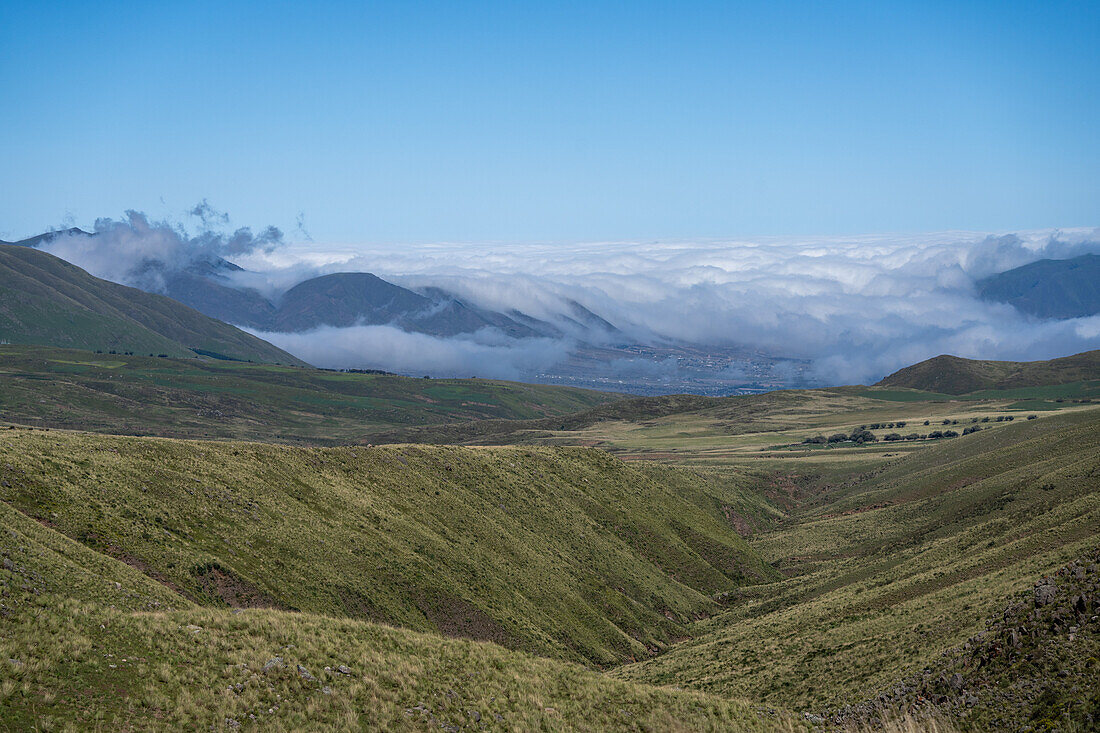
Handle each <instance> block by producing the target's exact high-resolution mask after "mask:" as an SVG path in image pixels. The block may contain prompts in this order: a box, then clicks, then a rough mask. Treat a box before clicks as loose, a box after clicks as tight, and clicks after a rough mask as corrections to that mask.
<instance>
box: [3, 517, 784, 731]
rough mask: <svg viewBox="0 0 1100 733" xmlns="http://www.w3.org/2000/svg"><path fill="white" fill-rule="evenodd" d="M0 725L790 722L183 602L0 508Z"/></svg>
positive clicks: (339, 628) (377, 635) (541, 667)
mask: <svg viewBox="0 0 1100 733" xmlns="http://www.w3.org/2000/svg"><path fill="white" fill-rule="evenodd" d="M0 556H2V557H3V565H2V566H0V590H2V597H0V616H2V619H3V623H2V624H0V665H2V670H3V674H2V675H0V727H2V728H4V729H5V730H31V729H36V730H53V729H57V730H64V729H71V728H76V729H80V730H84V729H89V730H91V729H97V730H150V731H154V730H158V731H159V730H165V729H173V730H184V729H186V730H198V729H203V730H209V729H214V730H235V729H238V728H239V729H244V730H287V731H290V730H305V729H309V730H321V729H325V730H363V729H367V730H379V729H384V730H425V729H437V730H438V729H439V728H440V727H441V726H449V727H453V728H456V729H473V730H477V729H482V728H490V729H494V730H516V731H519V730H551V731H553V730H576V729H580V728H588V729H601V730H608V729H622V730H670V731H696V730H713V731H776V730H786V731H790V730H798V729H800V728H799V727H798V724H797V721H794V722H793V725H790V724H788V722H787V721H785V720H783V719H781V718H779V717H777V716H772V715H765V714H761V712H760V711H759V710H758V709H757V708H756V707H755V706H752V705H750V704H748V703H746V702H742V701H732V700H725V699H722V698H717V697H713V696H708V695H702V694H699V693H695V692H690V691H674V690H668V689H660V688H655V687H651V686H648V685H640V684H636V683H629V682H622V681H617V680H612V679H609V678H607V677H605V676H603V675H599V674H597V673H594V672H592V671H590V670H587V669H584V668H582V667H580V666H579V665H574V664H570V663H567V662H560V661H554V660H550V659H544V658H538V657H532V656H530V655H527V654H523V653H520V652H513V651H508V650H506V649H504V648H502V647H499V646H497V645H495V644H492V643H487V642H474V641H469V640H461V639H445V638H443V637H440V636H438V635H432V634H422V633H416V632H412V631H407V630H401V629H394V628H391V627H387V626H382V625H378V624H374V623H370V622H366V621H356V620H352V619H347V618H331V617H326V616H321V615H316V614H309V613H291V612H286V611H276V610H248V611H244V612H240V611H230V610H229V609H221V610H219V609H215V608H205V607H199V606H196V605H194V604H192V603H190V602H188V601H186V600H185V599H183V598H181V597H180V596H178V595H176V594H174V593H173V592H172V591H170V590H169V589H168V588H166V587H165V586H163V585H161V584H159V583H157V582H155V581H153V580H151V579H150V578H148V577H147V576H145V575H144V574H142V573H140V572H138V571H137V570H134V569H133V568H131V567H129V566H127V565H125V564H123V563H122V562H119V561H117V560H114V559H111V558H109V557H106V556H104V555H101V554H98V553H96V552H94V551H92V550H90V549H88V548H86V547H84V546H83V545H81V544H80V543H78V542H75V541H73V540H70V539H68V538H66V537H64V536H63V535H61V534H60V533H58V532H56V531H54V530H52V529H50V528H48V527H46V526H43V525H42V524H40V523H38V522H35V521H34V520H32V519H30V518H28V517H26V516H24V515H22V514H20V513H19V512H16V511H15V510H13V509H11V508H10V507H8V506H7V505H5V504H0Z"/></svg>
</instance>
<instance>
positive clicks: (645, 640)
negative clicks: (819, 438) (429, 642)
mask: <svg viewBox="0 0 1100 733" xmlns="http://www.w3.org/2000/svg"><path fill="white" fill-rule="evenodd" d="M715 480H717V479H715ZM0 499H3V500H4V501H6V502H8V503H9V504H10V505H11V506H14V507H16V508H18V509H19V510H21V511H23V512H24V513H26V514H27V515H28V516H32V517H35V518H37V519H39V520H40V521H42V522H45V523H47V524H49V525H50V526H51V527H53V528H55V529H57V530H58V531H60V532H62V533H64V534H65V535H67V536H69V537H72V538H75V539H77V540H79V541H81V542H83V543H84V544H86V545H87V546H89V547H92V548H94V549H96V550H97V551H100V552H103V553H105V554H108V555H112V556H114V557H117V558H119V559H123V560H125V561H126V562H128V563H130V564H131V565H133V566H135V567H138V568H140V569H142V570H143V571H144V572H146V573H147V574H149V575H150V576H152V577H155V578H158V579H159V580H161V581H162V582H164V583H165V584H167V585H168V586H169V587H171V588H174V589H176V590H178V591H179V592H180V593H181V594H183V595H184V596H185V597H188V598H190V599H192V600H194V601H195V602H197V603H200V604H205V605H215V606H217V605H221V606H225V605H226V604H230V605H239V606H266V607H274V608H284V609H293V610H301V611H311V612H315V613H324V614H328V615H334V616H347V617H352V618H367V619H372V620H377V621H384V622H387V623H392V624H399V625H402V626H406V627H409V628H412V629H421V630H437V631H440V632H443V633H445V634H450V635H457V636H467V637H473V638H481V639H491V640H494V641H497V642H499V643H502V644H505V645H508V646H511V647H514V648H520V649H527V650H531V651H537V652H540V653H543V654H547V655H552V656H556V657H562V658H571V659H583V660H588V661H590V662H593V663H596V664H612V663H618V662H621V661H623V660H624V659H629V658H631V657H633V658H638V657H644V656H648V655H649V654H651V653H653V652H655V651H657V650H660V649H663V648H665V647H667V645H668V644H669V643H670V641H671V640H673V639H675V638H677V637H681V636H683V635H684V634H685V633H686V628H687V624H688V623H689V622H690V621H691V620H693V619H695V618H699V617H702V616H706V615H709V614H711V613H713V612H715V611H716V610H718V608H719V606H718V604H716V603H715V601H714V600H713V598H712V597H713V596H714V595H715V594H718V593H725V592H728V591H730V590H733V589H735V588H737V587H739V586H740V585H743V584H745V583H758V582H761V581H764V580H768V579H771V578H773V577H775V576H774V571H773V570H772V569H771V568H769V567H768V566H767V565H766V564H764V563H763V562H762V561H761V560H760V559H759V558H758V557H757V556H756V554H755V553H754V552H753V551H752V550H750V549H749V548H748V546H747V545H746V544H745V542H744V540H743V539H742V538H741V537H740V536H739V535H738V534H737V532H736V530H735V528H734V526H733V524H732V523H731V522H730V520H729V519H728V517H727V516H726V515H724V514H723V513H722V509H721V507H720V506H718V505H717V503H711V504H707V503H700V502H697V501H694V500H691V499H689V498H685V496H684V495H683V493H682V492H681V491H677V490H673V489H669V488H666V486H664V485H662V483H660V482H658V481H656V480H654V478H653V477H652V476H651V475H650V474H647V473H644V472H640V471H637V470H634V469H632V468H631V467H629V466H628V465H627V464H624V463H623V462H621V461H619V460H617V459H614V458H612V457H610V456H608V455H607V454H606V453H603V452H601V451H596V450H591V449H583V448H571V449H547V448H499V449H484V448H480V449H479V448H454V447H430V446H390V447H380V448H366V447H346V448H324V449H321V448H316V449H308V448H290V447H287V446H276V445H264V444H254V443H230V442H226V443H216V442H192V441H177V440H166V439H147V438H120V437H106V436H95V435H89V434H78V433H65V432H58V431H50V432H45V431H38V430H35V431H28V430H19V429H16V430H8V431H4V432H2V433H0Z"/></svg>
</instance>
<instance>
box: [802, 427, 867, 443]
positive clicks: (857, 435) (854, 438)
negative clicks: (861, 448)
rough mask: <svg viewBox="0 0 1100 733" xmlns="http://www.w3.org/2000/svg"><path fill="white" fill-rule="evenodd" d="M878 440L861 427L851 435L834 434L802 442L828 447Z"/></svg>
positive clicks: (865, 428) (817, 436)
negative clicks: (835, 444) (832, 444)
mask: <svg viewBox="0 0 1100 733" xmlns="http://www.w3.org/2000/svg"><path fill="white" fill-rule="evenodd" d="M877 440H878V438H876V437H875V434H874V433H872V432H871V431H870V430H868V429H867V427H866V426H860V427H858V428H856V429H855V430H853V431H852V432H851V434H848V433H833V434H832V435H830V436H829V437H827V438H826V437H825V436H824V435H815V436H814V437H812V438H806V439H805V440H803V441H802V443H803V445H826V444H828V443H858V444H860V445H862V444H863V443H874V442H876V441H877Z"/></svg>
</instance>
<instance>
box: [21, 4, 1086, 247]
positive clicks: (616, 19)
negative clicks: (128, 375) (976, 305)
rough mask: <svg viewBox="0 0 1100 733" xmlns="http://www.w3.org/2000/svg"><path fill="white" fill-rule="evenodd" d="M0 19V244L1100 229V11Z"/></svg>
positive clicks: (406, 10) (651, 7)
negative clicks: (201, 218) (114, 235)
mask: <svg viewBox="0 0 1100 733" xmlns="http://www.w3.org/2000/svg"><path fill="white" fill-rule="evenodd" d="M316 6H317V7H314V6H313V5H311V4H305V3H286V4H284V3H276V2H264V3H255V4H252V3H233V2H223V3H201V2H199V3H194V2H189V3H172V2H155V3H112V2H97V3H86V2H72V3H66V2H52V3H50V2H42V3H32V2H23V3H17V2H9V1H7V0H0V99H2V100H3V107H4V109H3V114H2V115H0V162H2V167H3V177H4V185H3V189H2V193H3V195H2V196H0V237H3V238H8V239H10V238H12V237H15V236H26V235H29V234H32V233H35V232H37V231H40V230H43V229H45V228H49V227H50V226H57V225H60V224H62V223H64V222H68V221H71V222H73V223H75V224H78V225H83V226H89V225H90V224H91V223H92V221H93V220H94V219H95V218H96V217H100V216H110V217H116V218H117V217H119V216H120V215H121V214H122V212H123V211H124V210H126V209H138V210H142V211H146V212H148V213H149V214H150V215H152V216H154V217H156V216H171V217H176V218H178V217H181V216H182V215H183V212H184V211H186V210H187V209H188V208H189V207H190V206H192V205H194V204H195V203H196V202H198V201H199V200H201V199H208V200H209V201H210V202H211V203H212V204H213V205H215V206H216V207H218V208H220V209H222V210H225V211H228V212H229V213H230V215H231V216H232V220H233V223H234V224H237V225H252V226H253V227H257V228H258V227H261V226H263V225H266V224H276V225H278V226H280V227H282V228H283V229H284V230H286V231H287V233H288V236H289V238H290V239H292V240H293V239H301V237H302V235H301V234H300V233H296V232H295V221H296V219H297V217H298V215H299V213H301V214H302V215H303V216H304V222H305V227H306V229H307V230H308V231H309V232H310V234H311V235H312V237H313V238H314V239H315V240H316V241H318V242H327V243H356V242H364V243H379V242H411V243H415V242H428V241H439V240H448V241H483V240H492V241H548V240H549V241H556V240H562V241H576V240H588V241H591V240H603V239H643V240H651V239H663V238H679V239H683V238H693V237H698V238H702V237H724V236H735V235H764V234H800V233H806V234H810V233H812V234H833V233H853V232H876V231H877V232H882V231H929V230H943V229H971V230H999V231H1005V230H1015V229H1029V228H1040V227H1072V226H1094V225H1096V224H1100V175H1098V174H1100V135H1098V134H1097V133H1096V128H1097V120H1098V119H1100V57H1098V55H1097V47H1098V42H1100V3H1095V2H1093V3H1062V2H1043V3H1038V2H1036V3H1015V2H996V3H993V2H991V3H965V2H964V3H957V2H944V3H938V2H928V3H907V4H902V3H896V4H895V3H884V2H867V3H782V2H780V3H714V4H710V3H685V2H670V3H659V2H629V3H628V2H624V3H605V2H579V3H518V2H514V3H457V2H439V3H429V2H401V3H396V2H395V3H339V2H330V3H318V4H316Z"/></svg>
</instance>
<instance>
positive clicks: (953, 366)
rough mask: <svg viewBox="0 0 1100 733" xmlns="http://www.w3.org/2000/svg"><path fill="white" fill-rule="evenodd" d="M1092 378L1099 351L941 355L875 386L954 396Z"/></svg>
mask: <svg viewBox="0 0 1100 733" xmlns="http://www.w3.org/2000/svg"><path fill="white" fill-rule="evenodd" d="M1091 379H1100V350H1097V351H1086V352H1084V353H1081V354H1074V355H1073V356H1065V357H1062V358H1060V359H1051V360H1049V361H981V360H976V359H963V358H962V357H959V356H949V355H946V354H944V355H941V356H937V357H935V358H932V359H928V360H927V361H922V362H920V363H919V364H914V365H912V366H908V367H905V368H904V369H901V370H899V371H896V372H894V373H893V374H891V375H890V376H888V377H886V378H885V379H883V380H882V381H880V382H879V383H878V384H877V385H875V386H877V387H907V388H909V389H919V390H922V391H924V392H939V393H941V394H952V395H956V394H968V393H970V392H977V391H979V390H985V389H1016V388H1021V387H1039V386H1046V385H1058V384H1069V383H1070V382H1080V381H1084V380H1091Z"/></svg>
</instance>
